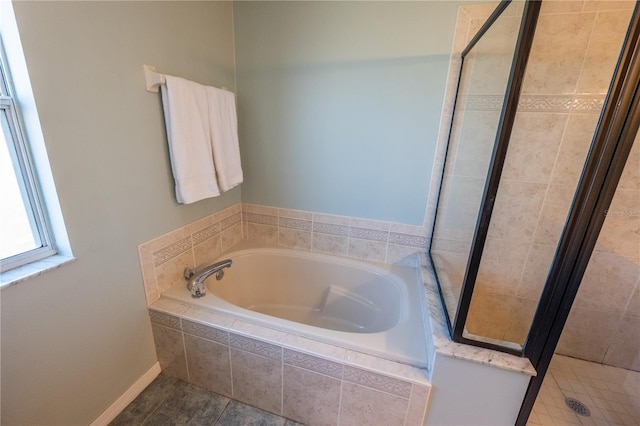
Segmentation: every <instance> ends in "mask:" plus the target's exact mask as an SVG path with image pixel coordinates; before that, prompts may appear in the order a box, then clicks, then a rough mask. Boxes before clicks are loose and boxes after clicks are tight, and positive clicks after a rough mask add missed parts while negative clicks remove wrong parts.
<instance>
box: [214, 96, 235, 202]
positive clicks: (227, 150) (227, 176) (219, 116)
mask: <svg viewBox="0 0 640 426" xmlns="http://www.w3.org/2000/svg"><path fill="white" fill-rule="evenodd" d="M207 98H208V101H209V124H210V128H211V146H212V149H213V162H214V164H215V168H216V175H217V178H218V187H219V188H220V190H221V191H228V190H230V189H231V188H233V187H235V186H237V185H239V184H241V183H242V179H243V175H242V165H241V164H240V147H239V144H238V119H237V116H236V99H235V95H234V94H233V92H230V91H228V90H222V89H218V88H216V87H207Z"/></svg>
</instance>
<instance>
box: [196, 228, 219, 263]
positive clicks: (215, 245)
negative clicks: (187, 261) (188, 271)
mask: <svg viewBox="0 0 640 426" xmlns="http://www.w3.org/2000/svg"><path fill="white" fill-rule="evenodd" d="M221 252H222V248H221V245H220V234H215V236H213V237H212V238H208V239H206V240H204V241H203V242H202V243H200V244H198V245H197V246H195V247H194V248H193V256H194V259H195V264H196V266H199V265H208V264H210V263H212V262H213V261H214V260H215V259H216V258H217V257H218V256H219V255H220V253H221Z"/></svg>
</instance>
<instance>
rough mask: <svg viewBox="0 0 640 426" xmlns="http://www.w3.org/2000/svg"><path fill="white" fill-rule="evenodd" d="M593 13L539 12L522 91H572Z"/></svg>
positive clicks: (591, 25)
mask: <svg viewBox="0 0 640 426" xmlns="http://www.w3.org/2000/svg"><path fill="white" fill-rule="evenodd" d="M595 16H596V15H595V13H586V14H585V13H576V14H557V15H555V14H554V15H542V16H540V18H539V19H538V24H537V26H536V34H535V37H534V40H533V46H532V48H531V54H530V56H529V61H528V63H527V70H526V72H525V78H524V82H523V86H522V93H525V94H545V93H555V94H562V93H575V91H576V87H577V83H578V76H579V75H580V70H581V68H582V63H583V60H584V56H585V54H586V52H587V46H588V43H589V38H590V36H591V28H592V27H593V22H594V19H595Z"/></svg>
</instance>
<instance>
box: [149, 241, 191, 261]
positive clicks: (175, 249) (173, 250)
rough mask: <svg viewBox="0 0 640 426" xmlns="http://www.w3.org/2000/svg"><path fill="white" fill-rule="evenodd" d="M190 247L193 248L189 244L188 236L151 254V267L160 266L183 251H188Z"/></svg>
mask: <svg viewBox="0 0 640 426" xmlns="http://www.w3.org/2000/svg"><path fill="white" fill-rule="evenodd" d="M191 247H193V246H192V244H191V236H188V237H187V238H183V239H182V240H180V241H178V242H175V243H173V244H171V245H170V246H167V247H165V248H162V249H160V250H158V251H156V252H154V253H153V266H160V265H162V264H163V263H165V262H167V261H169V260H171V259H173V258H175V257H176V256H179V255H181V254H182V253H184V252H185V251H187V250H190V249H191Z"/></svg>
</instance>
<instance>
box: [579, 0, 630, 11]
mask: <svg viewBox="0 0 640 426" xmlns="http://www.w3.org/2000/svg"><path fill="white" fill-rule="evenodd" d="M635 3H636V2H635V0H621V1H614V0H586V1H585V2H584V9H583V10H584V11H598V10H616V9H626V10H632V9H633V7H634V6H635Z"/></svg>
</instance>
